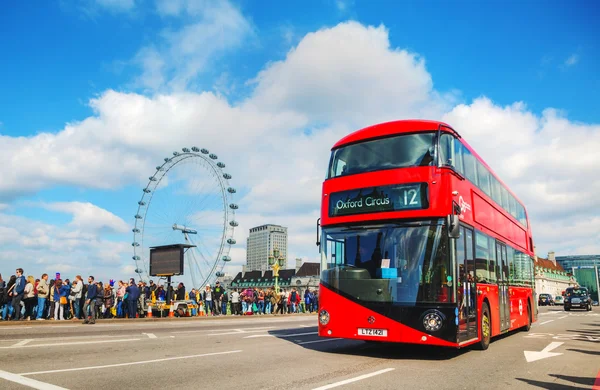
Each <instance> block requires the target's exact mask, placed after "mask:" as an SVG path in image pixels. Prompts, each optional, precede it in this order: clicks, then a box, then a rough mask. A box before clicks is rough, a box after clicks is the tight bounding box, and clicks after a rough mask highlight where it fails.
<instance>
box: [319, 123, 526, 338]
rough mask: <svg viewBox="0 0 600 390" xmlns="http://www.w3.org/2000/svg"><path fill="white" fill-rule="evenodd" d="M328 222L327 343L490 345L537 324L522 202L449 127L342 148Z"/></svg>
mask: <svg viewBox="0 0 600 390" xmlns="http://www.w3.org/2000/svg"><path fill="white" fill-rule="evenodd" d="M319 225H320V229H319V230H318V233H317V245H318V246H319V250H320V253H321V283H320V288H319V335H320V336H322V337H335V338H349V339H361V340H380V341H387V342H399V343H412V344H424V345H439V346H446V347H459V348H460V347H466V346H469V345H474V346H476V347H478V348H480V349H487V347H488V345H489V343H490V339H491V338H492V337H494V336H497V335H499V334H503V333H506V332H509V331H511V330H515V329H518V328H521V329H524V330H529V328H530V327H531V323H532V322H533V321H535V320H536V317H537V306H536V304H537V302H536V300H535V299H533V296H534V294H533V286H534V284H533V240H532V238H531V237H532V235H531V227H530V225H529V220H528V217H527V213H526V210H525V207H524V206H523V205H522V203H521V202H520V201H519V200H518V199H517V197H516V196H515V195H514V194H513V193H512V192H511V191H510V190H509V189H508V187H507V186H506V185H504V183H503V182H502V181H501V180H500V179H499V178H498V176H496V174H495V173H494V172H493V171H492V170H491V168H490V167H489V166H488V165H487V164H486V163H485V162H484V161H483V160H482V159H481V158H480V157H479V156H478V155H477V153H476V152H475V151H474V150H473V149H472V148H471V147H470V146H469V145H468V144H467V142H466V141H465V140H464V139H463V138H462V137H461V136H460V135H459V133H458V132H457V131H455V130H454V129H453V128H452V127H450V126H449V125H447V124H445V123H441V122H434V121H415V120H411V121H396V122H388V123H382V124H379V125H375V126H371V127H367V128H365V129H362V130H359V131H356V132H354V133H352V134H349V135H348V136H346V137H344V138H342V139H341V140H340V141H338V142H337V143H336V144H335V145H334V146H333V148H332V154H331V159H330V162H329V169H328V173H327V178H326V180H325V181H324V183H323V192H322V198H321V218H320V219H319Z"/></svg>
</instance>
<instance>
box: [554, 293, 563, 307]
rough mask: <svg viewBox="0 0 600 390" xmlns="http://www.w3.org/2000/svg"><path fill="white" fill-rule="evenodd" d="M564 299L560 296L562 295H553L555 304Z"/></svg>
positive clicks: (560, 302) (561, 302)
mask: <svg viewBox="0 0 600 390" xmlns="http://www.w3.org/2000/svg"><path fill="white" fill-rule="evenodd" d="M564 301H565V299H564V298H563V297H562V295H557V296H556V297H554V304H556V305H562V304H563V303H564Z"/></svg>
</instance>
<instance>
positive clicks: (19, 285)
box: [11, 268, 27, 321]
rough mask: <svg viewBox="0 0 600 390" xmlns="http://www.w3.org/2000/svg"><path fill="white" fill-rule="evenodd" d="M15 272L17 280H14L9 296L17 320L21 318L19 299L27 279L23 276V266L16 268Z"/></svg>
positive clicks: (21, 297) (21, 298)
mask: <svg viewBox="0 0 600 390" xmlns="http://www.w3.org/2000/svg"><path fill="white" fill-rule="evenodd" d="M15 272H16V274H17V281H16V282H15V285H14V288H13V290H12V295H11V296H12V307H13V312H14V315H15V320H17V321H19V320H20V319H21V301H22V300H23V294H24V293H25V286H26V285H27V280H26V279H25V277H24V276H23V268H17V270H16V271H15Z"/></svg>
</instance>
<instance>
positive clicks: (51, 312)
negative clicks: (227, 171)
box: [0, 268, 318, 324]
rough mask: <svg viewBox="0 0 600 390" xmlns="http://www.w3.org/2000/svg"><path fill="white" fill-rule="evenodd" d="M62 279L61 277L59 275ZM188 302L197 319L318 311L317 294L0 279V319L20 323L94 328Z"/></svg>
mask: <svg viewBox="0 0 600 390" xmlns="http://www.w3.org/2000/svg"><path fill="white" fill-rule="evenodd" d="M57 276H58V275H57ZM171 301H187V302H190V303H193V304H194V306H195V307H197V308H198V310H195V314H196V315H201V314H206V315H228V314H229V315H250V314H256V315H262V314H278V313H280V314H287V313H298V312H310V313H312V312H315V311H317V307H318V292H317V290H314V291H312V290H310V289H308V288H307V289H306V290H305V291H304V292H303V293H301V292H300V291H298V290H296V288H292V289H281V290H280V291H279V292H277V291H276V290H275V288H267V289H262V288H245V289H231V290H230V291H227V290H225V288H223V287H222V286H221V285H220V283H219V282H218V281H217V282H216V283H215V286H214V287H212V286H211V285H206V286H205V287H204V288H203V289H200V290H196V289H192V290H191V291H190V292H189V293H186V289H185V285H184V284H183V283H179V285H178V286H177V289H174V288H172V287H168V288H166V289H165V288H164V286H163V285H157V284H155V283H154V281H152V280H150V282H149V283H146V282H143V281H140V282H138V283H136V282H135V280H134V279H133V278H132V279H130V280H129V281H126V282H124V281H118V282H117V283H115V281H113V280H110V281H109V282H108V283H105V284H103V283H102V282H101V281H96V280H95V278H94V276H88V278H87V283H84V281H83V278H82V277H81V276H80V275H77V276H75V278H74V279H73V280H69V279H65V280H62V279H60V278H57V279H51V280H49V277H48V274H43V275H42V276H41V277H40V278H39V279H36V278H34V277H33V276H32V275H29V276H27V277H25V276H24V274H23V269H22V268H17V269H16V271H15V275H11V276H10V278H9V279H8V281H5V280H4V279H2V275H1V274H0V319H1V320H2V321H19V320H26V321H30V320H38V321H43V320H84V323H86V324H93V323H95V322H96V319H98V318H137V317H144V316H146V315H147V308H148V304H149V303H152V304H153V305H154V307H158V306H157V305H156V304H157V303H160V302H163V303H164V302H167V303H168V302H171Z"/></svg>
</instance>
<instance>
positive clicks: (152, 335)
mask: <svg viewBox="0 0 600 390" xmlns="http://www.w3.org/2000/svg"><path fill="white" fill-rule="evenodd" d="M142 334H145V335H146V336H148V338H149V339H155V338H157V337H156V335H155V334H154V333H142Z"/></svg>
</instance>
